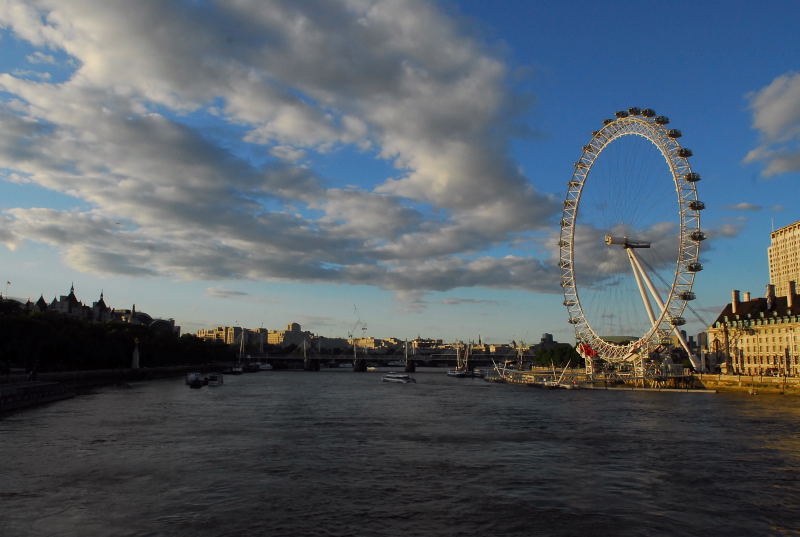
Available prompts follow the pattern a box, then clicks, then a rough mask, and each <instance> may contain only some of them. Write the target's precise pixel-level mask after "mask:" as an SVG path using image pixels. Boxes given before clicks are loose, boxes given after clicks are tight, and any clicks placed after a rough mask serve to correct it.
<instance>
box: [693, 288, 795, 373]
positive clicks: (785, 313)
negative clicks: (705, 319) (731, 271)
mask: <svg viewBox="0 0 800 537" xmlns="http://www.w3.org/2000/svg"><path fill="white" fill-rule="evenodd" d="M786 287H787V293H786V295H785V296H777V295H776V292H775V286H774V285H773V284H769V285H767V292H766V293H765V296H764V297H763V298H753V299H751V298H750V293H744V294H743V295H742V296H740V293H739V291H738V290H734V291H733V292H732V293H731V303H730V304H728V305H726V306H725V308H724V309H723V310H722V313H720V314H719V317H717V320H716V321H715V322H714V324H713V325H712V326H710V327H709V329H708V332H707V338H708V351H709V357H710V358H711V359H713V360H715V361H716V362H717V363H718V364H719V365H720V369H721V370H722V372H723V373H730V374H741V375H779V376H783V375H788V376H798V375H800V299H799V297H798V295H797V292H796V286H795V283H794V281H789V282H787V286H786Z"/></svg>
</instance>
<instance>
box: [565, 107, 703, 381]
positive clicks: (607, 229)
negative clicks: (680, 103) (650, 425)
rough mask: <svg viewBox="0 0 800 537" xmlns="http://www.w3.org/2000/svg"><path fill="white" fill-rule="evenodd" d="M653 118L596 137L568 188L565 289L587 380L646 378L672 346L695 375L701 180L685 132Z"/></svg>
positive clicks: (640, 116)
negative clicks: (631, 372) (600, 366)
mask: <svg viewBox="0 0 800 537" xmlns="http://www.w3.org/2000/svg"><path fill="white" fill-rule="evenodd" d="M668 123H669V119H668V118H667V117H665V116H660V115H656V113H655V112H654V111H653V110H652V109H649V108H645V109H639V108H629V109H628V110H627V111H619V112H617V113H616V117H615V118H613V119H606V120H605V121H604V122H603V127H602V128H601V129H600V130H597V131H594V132H593V133H592V138H591V140H589V143H587V144H586V145H584V146H583V151H582V153H581V156H580V159H579V160H578V161H577V162H575V165H574V171H573V173H572V177H571V178H570V181H569V183H568V188H567V195H566V199H565V201H564V209H563V213H562V219H561V234H560V240H559V251H560V260H559V267H560V268H561V286H562V287H563V289H564V306H565V307H566V308H567V311H568V313H569V322H570V323H571V324H572V325H573V326H574V328H575V335H576V341H577V350H578V352H579V353H580V354H581V355H582V356H583V358H584V359H585V361H586V368H587V373H588V374H592V373H593V371H594V367H595V363H596V362H597V361H598V360H599V361H604V362H606V363H610V364H616V365H619V364H632V365H633V367H634V369H638V370H639V371H643V367H644V365H643V363H644V360H646V359H647V357H648V355H649V354H650V353H651V352H653V351H658V350H660V349H664V348H666V347H667V346H669V345H670V344H672V342H673V341H676V340H677V342H678V344H680V346H682V347H683V348H684V349H685V350H686V352H687V354H688V355H689V357H690V360H691V361H692V364H693V366H694V367H695V369H698V370H699V369H701V364H700V363H699V361H698V359H697V358H696V357H695V356H693V355H692V353H691V352H690V349H689V346H688V344H687V342H686V339H685V337H684V336H683V335H682V333H681V331H680V327H681V326H682V325H684V324H685V323H686V320H685V319H684V317H683V313H684V309H685V308H686V306H687V303H688V302H689V301H691V300H693V299H694V298H695V294H694V293H693V292H692V286H693V284H694V280H695V276H696V274H697V272H699V271H701V270H702V269H703V267H702V265H701V264H700V262H699V252H700V243H701V242H702V241H703V240H704V239H705V238H706V235H705V234H704V233H703V232H702V231H701V229H700V212H701V211H702V210H703V209H704V208H705V204H704V203H703V202H702V201H700V200H699V199H698V197H697V182H698V181H699V180H700V175H699V174H697V173H695V172H693V171H692V168H691V166H690V164H689V160H688V159H689V157H691V156H692V152H691V150H689V149H687V148H685V147H682V146H681V144H680V143H679V142H678V139H679V138H680V137H681V132H680V131H679V130H677V129H672V128H668V127H667V124H668Z"/></svg>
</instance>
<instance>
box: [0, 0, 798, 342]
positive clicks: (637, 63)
mask: <svg viewBox="0 0 800 537" xmlns="http://www.w3.org/2000/svg"><path fill="white" fill-rule="evenodd" d="M53 6H55V7H53ZM643 6H644V4H642V3H641V2H624V3H619V4H616V5H615V7H613V8H608V7H607V6H605V7H603V6H597V5H596V4H595V3H591V2H575V3H570V5H569V6H558V7H556V6H548V7H537V6H529V5H526V4H507V5H506V6H504V7H503V9H497V8H496V7H495V8H494V9H492V7H491V6H488V5H486V4H485V3H483V2H474V1H460V2H454V3H450V4H438V3H429V2H422V1H420V2H407V3H391V4H384V3H380V2H378V3H363V4H360V3H358V2H355V3H348V4H339V3H334V2H332V3H329V4H325V7H324V9H323V7H322V6H321V5H319V4H312V3H308V4H305V3H303V4H293V3H283V2H276V3H273V4H269V5H267V6H261V7H255V8H247V7H242V6H239V7H236V8H234V7H228V6H223V5H220V6H214V5H213V4H206V5H203V6H196V5H195V6H190V5H189V4H183V3H175V4H167V5H156V4H125V5H124V7H123V6H122V4H119V5H117V4H110V3H92V2H75V3H69V4H65V5H59V4H51V3H48V2H19V3H16V2H10V3H9V4H7V5H6V7H5V8H0V28H2V29H0V47H2V53H0V73H2V74H0V126H2V129H0V243H3V244H5V246H6V247H0V263H1V264H2V266H3V268H4V274H2V275H0V277H2V278H5V279H6V281H10V282H12V283H11V286H10V287H9V288H8V294H9V295H10V296H14V297H20V298H23V299H24V298H27V297H31V298H32V300H36V298H38V296H39V294H40V293H43V292H44V293H47V291H48V290H50V291H52V290H54V289H59V290H60V289H62V288H65V286H66V285H67V284H68V283H69V282H72V281H74V283H75V286H76V288H77V289H79V290H81V289H82V290H92V292H94V290H95V289H97V290H99V289H103V290H104V291H105V294H106V296H107V297H109V300H110V301H111V302H113V303H115V304H133V303H136V304H145V306H144V307H145V309H146V310H147V311H148V312H151V313H152V314H153V315H154V316H157V317H163V318H174V319H175V320H176V323H177V324H179V325H181V326H182V327H183V329H184V331H186V332H191V333H194V331H196V330H197V329H198V328H208V327H211V326H221V325H244V326H248V327H253V328H257V327H259V326H265V327H271V328H272V327H280V326H284V325H285V324H286V323H288V322H290V321H296V322H299V323H300V324H301V325H302V326H303V327H304V328H307V329H308V330H310V331H313V332H315V333H317V334H321V335H325V336H329V337H346V335H347V332H348V331H352V327H353V326H355V325H356V323H357V322H361V323H365V324H366V325H367V327H368V334H369V335H373V336H376V337H407V338H413V337H416V336H418V335H419V336H422V337H441V338H444V339H449V340H456V339H461V340H470V339H477V337H478V336H479V335H480V336H481V337H482V338H483V339H484V340H487V341H488V340H491V341H496V342H501V341H504V340H507V341H510V340H512V339H514V340H517V341H520V340H523V341H526V342H533V341H537V340H538V338H539V337H540V335H541V334H542V333H545V332H547V333H552V334H554V336H555V338H556V339H557V340H560V341H573V334H572V328H571V326H569V325H568V324H567V322H566V321H567V315H566V311H565V310H564V308H563V306H562V304H561V302H562V300H563V297H562V295H561V294H560V288H559V286H558V281H559V272H558V270H557V267H556V263H557V260H558V259H557V251H556V250H557V248H554V242H555V241H556V240H557V233H558V220H559V217H560V205H561V202H562V200H563V195H564V192H565V190H566V183H567V181H568V180H569V177H570V174H571V171H572V165H573V162H574V161H575V160H576V158H577V157H578V156H579V155H580V148H581V146H582V145H583V144H585V143H587V141H588V140H589V138H590V133H591V131H593V130H595V129H597V128H598V127H599V126H600V125H601V124H602V123H601V122H602V119H603V118H606V117H611V116H613V113H614V112H615V111H616V110H620V109H626V108H628V107H630V106H640V107H652V108H654V109H655V110H656V111H657V112H659V113H663V114H665V115H667V116H669V117H670V119H671V120H672V123H671V124H672V125H674V126H675V127H676V128H678V129H681V130H682V131H683V135H684V136H683V138H682V140H681V141H682V143H684V145H685V146H686V147H691V148H692V150H693V151H694V156H693V157H692V166H693V167H694V169H695V171H697V172H699V173H701V174H702V176H703V181H702V182H701V183H700V184H699V185H698V188H699V191H700V198H701V199H703V200H705V202H706V205H707V209H706V210H705V212H704V214H703V226H702V227H703V229H704V230H706V231H707V232H708V234H709V240H708V241H707V244H704V248H703V249H702V250H701V260H702V262H703V264H704V266H705V270H704V271H703V272H702V273H700V274H699V276H698V279H697V282H696V286H695V291H696V293H697V296H698V299H697V302H696V304H695V308H696V309H697V311H698V312H699V313H700V314H701V315H702V316H703V317H704V318H705V320H706V321H708V322H711V321H713V319H714V318H716V316H717V314H718V313H719V312H720V311H721V309H722V307H723V306H724V305H725V304H726V303H727V302H728V301H729V300H730V290H731V289H741V290H742V291H750V292H752V293H753V295H754V296H756V295H761V294H762V293H763V289H764V286H765V284H766V283H768V282H769V271H768V265H767V247H768V246H769V244H770V231H771V230H772V229H773V227H774V228H779V227H781V226H785V225H788V224H791V223H792V222H794V221H797V220H800V214H798V212H797V210H796V208H795V206H794V200H795V199H796V196H797V193H798V190H799V189H798V185H797V181H798V178H799V174H798V171H800V152H799V150H798V143H800V73H798V72H797V71H798V67H797V65H796V63H793V62H792V60H791V59H792V58H796V57H798V54H799V53H800V43H799V42H798V40H797V39H796V35H795V33H796V31H795V29H794V28H793V27H792V24H793V21H794V20H796V18H797V16H798V15H800V6H798V5H797V4H796V3H795V2H789V1H775V2H770V3H769V4H767V5H766V7H763V6H759V7H756V6H753V5H751V4H750V3H747V2H733V3H730V4H728V5H727V9H726V10H725V11H720V10H718V9H715V8H714V7H712V6H703V5H700V6H697V5H694V4H690V3H688V2H683V3H682V2H678V3H672V4H670V5H668V6H664V5H661V4H659V3H656V2H653V3H650V4H649V5H648V7H646V8H645V7H643ZM686 12H690V13H691V16H688V17H687V16H685V15H686ZM634 14H638V15H636V17H639V18H642V19H647V21H644V20H643V21H642V22H641V23H639V24H636V23H634V22H632V21H634V20H635V18H636V17H633V15H634ZM632 17H633V18H632ZM154 28H155V29H158V30H159V31H150V30H152V29H154ZM144 36H148V37H147V38H145V37H144ZM188 36H191V39H189V37H188ZM201 36H202V37H201ZM554 237H556V238H555V240H554ZM59 292H60V291H59ZM56 294H58V293H56ZM90 294H91V293H90ZM45 298H48V297H47V294H45ZM688 320H689V321H690V322H691V321H692V318H691V317H690V318H688ZM686 328H687V331H689V333H697V332H699V331H702V330H704V329H705V328H706V327H704V326H701V325H700V323H696V322H695V323H694V324H693V325H689V326H687V327H686Z"/></svg>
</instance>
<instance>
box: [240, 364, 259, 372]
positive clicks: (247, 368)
mask: <svg viewBox="0 0 800 537" xmlns="http://www.w3.org/2000/svg"><path fill="white" fill-rule="evenodd" d="M242 371H244V372H245V373H258V372H259V371H261V367H260V366H259V365H258V364H257V363H256V362H245V364H244V365H243V366H242Z"/></svg>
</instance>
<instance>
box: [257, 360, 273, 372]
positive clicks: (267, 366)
mask: <svg viewBox="0 0 800 537" xmlns="http://www.w3.org/2000/svg"><path fill="white" fill-rule="evenodd" d="M258 369H259V370H261V371H272V365H271V364H268V363H266V362H260V363H259V364H258Z"/></svg>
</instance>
